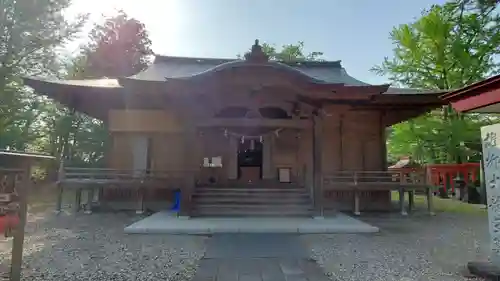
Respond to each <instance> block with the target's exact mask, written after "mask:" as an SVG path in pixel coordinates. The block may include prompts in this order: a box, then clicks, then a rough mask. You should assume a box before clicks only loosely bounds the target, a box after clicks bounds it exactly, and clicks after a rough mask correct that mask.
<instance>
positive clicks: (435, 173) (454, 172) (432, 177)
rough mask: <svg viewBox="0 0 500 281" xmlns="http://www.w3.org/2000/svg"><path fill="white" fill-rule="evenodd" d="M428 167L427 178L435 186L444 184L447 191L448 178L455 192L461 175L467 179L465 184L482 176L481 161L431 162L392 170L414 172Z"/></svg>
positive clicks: (452, 190)
mask: <svg viewBox="0 0 500 281" xmlns="http://www.w3.org/2000/svg"><path fill="white" fill-rule="evenodd" d="M422 169H426V174H427V180H428V182H429V183H430V184H432V185H433V186H442V187H443V188H444V189H445V191H447V190H446V188H447V185H446V184H445V183H446V181H447V180H449V182H450V185H449V186H450V189H451V192H455V181H454V180H453V179H455V178H456V177H457V176H459V177H460V178H461V179H463V180H464V181H465V184H469V183H473V182H475V181H476V180H477V179H479V177H480V174H479V173H480V164H479V163H463V164H430V165H426V166H424V167H422V168H395V169H390V170H391V171H398V172H404V173H408V174H409V173H412V172H415V171H418V170H422Z"/></svg>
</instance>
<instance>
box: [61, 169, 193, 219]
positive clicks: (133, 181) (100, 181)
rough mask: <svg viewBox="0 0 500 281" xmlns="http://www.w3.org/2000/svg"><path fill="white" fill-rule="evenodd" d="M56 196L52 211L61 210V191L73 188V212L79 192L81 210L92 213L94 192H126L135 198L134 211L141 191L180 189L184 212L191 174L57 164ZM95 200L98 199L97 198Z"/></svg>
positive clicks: (139, 205)
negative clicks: (83, 197) (83, 200)
mask: <svg viewBox="0 0 500 281" xmlns="http://www.w3.org/2000/svg"><path fill="white" fill-rule="evenodd" d="M58 187H59V192H58V197H57V204H56V210H57V211H58V212H60V211H61V209H62V198H63V195H62V194H63V192H64V190H66V189H73V190H75V191H76V192H75V199H74V200H75V203H74V205H73V207H74V210H75V211H79V210H80V206H81V205H82V202H81V200H82V199H81V197H82V194H83V193H85V194H86V196H85V197H86V200H85V202H84V203H83V205H84V208H85V212H86V213H92V205H94V204H93V200H94V194H95V193H96V192H97V194H101V193H104V191H105V190H108V191H113V192H114V191H116V190H120V191H122V192H126V193H127V194H128V193H130V194H131V195H133V196H132V197H134V198H135V199H134V200H136V201H137V206H136V208H137V211H138V212H143V211H144V194H145V193H146V192H147V190H151V189H153V190H160V189H163V190H169V189H170V190H181V193H182V194H183V195H182V197H181V198H182V202H181V213H182V214H186V213H188V211H189V208H190V201H191V196H192V193H193V189H194V173H193V172H189V171H153V170H152V171H147V170H119V169H105V168H103V169H100V168H73V167H67V168H65V167H60V169H59V175H58ZM98 201H101V199H100V198H99V199H98Z"/></svg>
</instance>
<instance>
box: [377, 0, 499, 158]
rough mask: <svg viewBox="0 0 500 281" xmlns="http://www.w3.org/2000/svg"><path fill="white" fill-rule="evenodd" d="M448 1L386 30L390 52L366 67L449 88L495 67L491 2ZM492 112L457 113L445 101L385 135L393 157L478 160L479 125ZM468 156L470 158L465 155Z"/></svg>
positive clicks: (396, 79) (415, 84)
mask: <svg viewBox="0 0 500 281" xmlns="http://www.w3.org/2000/svg"><path fill="white" fill-rule="evenodd" d="M493 2H494V1H490V2H487V1H486V2H485V1H482V2H480V3H479V2H477V1H451V2H448V3H446V4H445V5H442V6H439V5H435V6H433V7H432V8H431V9H430V10H428V11H424V12H423V14H422V16H421V17H420V18H419V19H417V20H416V21H415V22H412V23H409V24H403V25H400V26H398V27H395V28H394V29H393V30H392V32H391V33H390V37H391V39H392V40H393V44H394V45H395V48H394V56H393V58H392V59H389V58H385V60H384V61H383V63H382V64H381V65H379V66H376V67H374V68H373V69H372V70H373V71H374V72H375V73H377V74H380V75H387V76H388V77H389V79H390V80H391V81H392V82H393V83H395V84H396V85H399V86H405V87H410V88H423V89H439V90H450V89H456V88H461V87H463V86H466V85H468V84H470V83H473V82H476V81H479V80H482V79H484V78H487V77H489V76H491V75H493V74H495V73H498V72H499V69H500V68H499V66H500V65H499V64H498V61H495V58H497V56H498V55H499V54H500V48H499V46H500V32H498V30H500V16H499V15H498V13H497V12H495V5H496V4H497V3H493ZM496 120H497V118H496V117H495V116H477V115H461V114H458V113H456V112H454V111H453V110H452V109H451V108H450V107H449V106H445V107H444V108H442V109H438V110H435V111H433V112H431V113H429V114H426V115H424V116H421V117H419V118H416V119H414V120H410V121H407V122H403V123H401V124H398V125H395V126H393V128H392V132H391V135H390V136H389V140H388V145H389V146H388V151H389V153H390V154H392V157H393V158H397V157H398V156H406V155H412V156H413V157H414V158H416V159H418V160H420V161H422V162H431V163H446V162H458V163H459V162H463V161H467V159H468V158H471V157H472V160H474V159H475V160H478V153H479V151H478V145H477V144H478V143H479V128H480V127H481V126H483V125H485V124H489V123H491V122H494V121H496ZM469 160H470V159H469Z"/></svg>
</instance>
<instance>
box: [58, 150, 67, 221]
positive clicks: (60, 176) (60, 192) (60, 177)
mask: <svg viewBox="0 0 500 281" xmlns="http://www.w3.org/2000/svg"><path fill="white" fill-rule="evenodd" d="M64 178H65V174H64V159H63V158H61V160H60V164H59V170H58V172H57V199H56V200H57V201H56V213H57V214H59V213H61V209H62V201H63V192H64V186H63V181H64Z"/></svg>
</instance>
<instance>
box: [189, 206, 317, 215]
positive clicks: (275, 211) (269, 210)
mask: <svg viewBox="0 0 500 281" xmlns="http://www.w3.org/2000/svg"><path fill="white" fill-rule="evenodd" d="M238 207H239V208H237V207H236V206H226V205H224V206H221V205H212V206H197V207H195V208H194V209H193V210H192V215H193V216H216V217H220V216H238V217H241V216H247V217H254V216H272V217H283V216H299V217H307V216H312V214H313V211H312V209H311V208H308V207H300V208H297V207H296V206H295V207H294V208H292V207H291V206H286V207H282V208H280V207H276V206H269V205H266V206H259V207H255V206H252V207H248V206H241V205H240V206H238Z"/></svg>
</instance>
